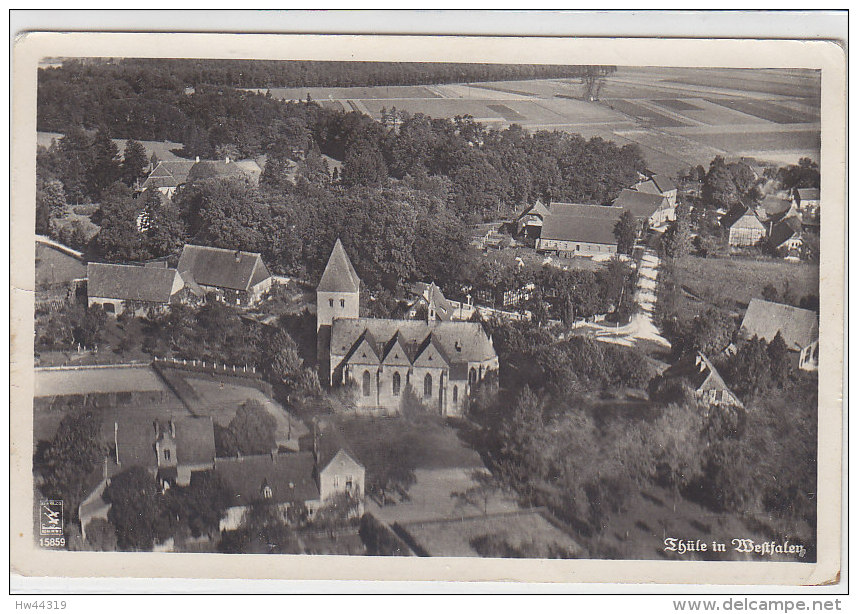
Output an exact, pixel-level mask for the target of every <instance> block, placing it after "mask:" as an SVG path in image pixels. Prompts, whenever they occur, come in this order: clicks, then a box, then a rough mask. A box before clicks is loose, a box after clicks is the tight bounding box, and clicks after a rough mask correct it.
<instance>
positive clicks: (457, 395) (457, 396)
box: [453, 386, 459, 403]
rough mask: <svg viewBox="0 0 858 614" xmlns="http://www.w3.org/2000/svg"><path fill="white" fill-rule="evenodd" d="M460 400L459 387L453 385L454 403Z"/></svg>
mask: <svg viewBox="0 0 858 614" xmlns="http://www.w3.org/2000/svg"><path fill="white" fill-rule="evenodd" d="M458 401H459V387H458V386H453V403H456V402H458Z"/></svg>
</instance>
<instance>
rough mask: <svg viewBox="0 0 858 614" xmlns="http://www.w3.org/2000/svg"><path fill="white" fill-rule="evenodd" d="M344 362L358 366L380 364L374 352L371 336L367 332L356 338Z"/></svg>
mask: <svg viewBox="0 0 858 614" xmlns="http://www.w3.org/2000/svg"><path fill="white" fill-rule="evenodd" d="M346 362H347V363H349V364H358V365H367V364H369V365H377V364H379V363H380V362H381V361H380V360H379V358H378V354H377V353H376V351H375V343H374V340H373V338H372V335H370V334H369V332H368V331H365V332H364V334H363V335H361V336H360V337H359V338H358V340H357V342H356V343H355V345H354V348H353V350H352V351H351V352H350V353H349V356H348V357H347V358H346Z"/></svg>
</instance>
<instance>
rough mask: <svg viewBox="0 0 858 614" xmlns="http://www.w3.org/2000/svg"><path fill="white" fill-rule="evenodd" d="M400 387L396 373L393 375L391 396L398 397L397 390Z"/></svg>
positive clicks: (400, 383) (400, 381)
mask: <svg viewBox="0 0 858 614" xmlns="http://www.w3.org/2000/svg"><path fill="white" fill-rule="evenodd" d="M401 386H402V380H401V379H400V377H399V372H398V371H396V372H394V374H393V396H395V397H398V396H399V389H400V387H401Z"/></svg>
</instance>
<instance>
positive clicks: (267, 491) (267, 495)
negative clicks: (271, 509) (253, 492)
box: [262, 484, 274, 499]
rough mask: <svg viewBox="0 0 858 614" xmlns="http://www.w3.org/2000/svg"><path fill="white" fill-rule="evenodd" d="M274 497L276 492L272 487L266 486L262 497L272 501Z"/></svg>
mask: <svg viewBox="0 0 858 614" xmlns="http://www.w3.org/2000/svg"><path fill="white" fill-rule="evenodd" d="M273 496H274V492H273V491H272V490H271V487H270V486H268V485H267V484H266V485H265V487H264V488H263V489H262V497H263V498H264V499H270V498H271V497H273Z"/></svg>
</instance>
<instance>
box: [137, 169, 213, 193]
mask: <svg viewBox="0 0 858 614" xmlns="http://www.w3.org/2000/svg"><path fill="white" fill-rule="evenodd" d="M197 161H199V159H197ZM194 164H195V162H194V160H162V161H160V162H158V164H156V165H155V168H153V169H152V172H151V173H149V176H148V177H147V178H146V180H145V181H144V182H143V183H142V184H141V185H140V190H141V191H145V190H157V191H158V192H160V193H161V194H163V195H164V196H166V197H167V198H170V199H172V198H173V194H175V193H176V188H178V187H179V186H180V185H183V184H184V183H185V182H186V181H187V180H188V173H189V172H190V170H191V167H193V166H194Z"/></svg>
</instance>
